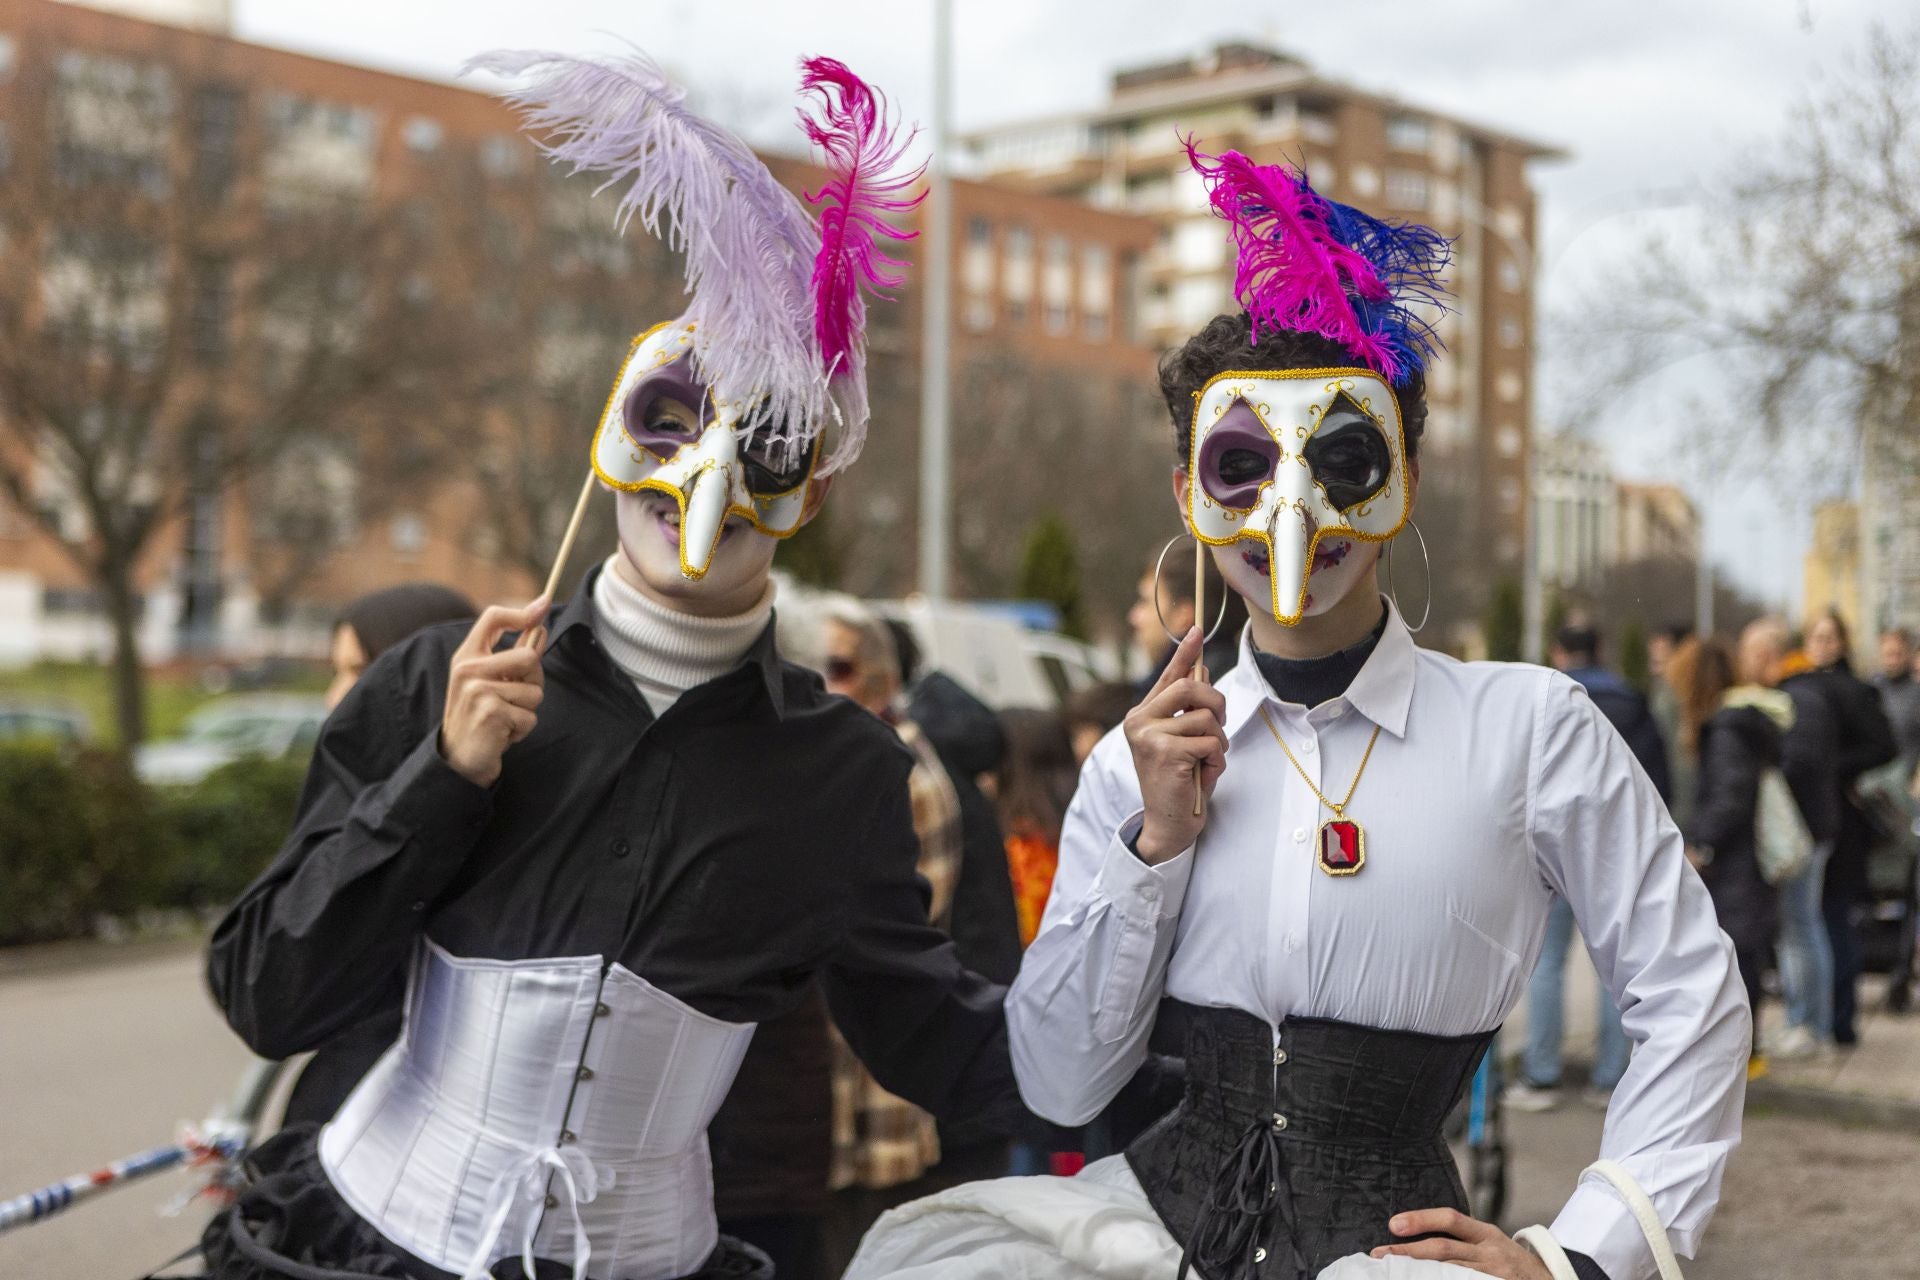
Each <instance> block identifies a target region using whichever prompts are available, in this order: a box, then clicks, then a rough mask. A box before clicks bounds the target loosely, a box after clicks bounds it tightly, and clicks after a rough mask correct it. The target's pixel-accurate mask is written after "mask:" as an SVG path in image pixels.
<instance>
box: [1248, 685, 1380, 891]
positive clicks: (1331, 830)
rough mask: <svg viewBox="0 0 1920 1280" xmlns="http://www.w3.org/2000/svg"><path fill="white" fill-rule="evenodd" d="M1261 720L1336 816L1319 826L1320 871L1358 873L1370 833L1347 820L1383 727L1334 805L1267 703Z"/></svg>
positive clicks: (1375, 733)
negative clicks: (1276, 724) (1316, 783)
mask: <svg viewBox="0 0 1920 1280" xmlns="http://www.w3.org/2000/svg"><path fill="white" fill-rule="evenodd" d="M1260 719H1261V720H1262V721H1263V722H1264V723H1265V724H1266V726H1267V732H1268V733H1270V734H1272V735H1273V740H1274V741H1275V742H1277V743H1279V744H1280V749H1281V750H1282V751H1284V752H1286V753H1287V762H1288V763H1289V764H1291V765H1292V766H1293V771H1294V772H1295V773H1297V774H1299V775H1300V781H1302V782H1304V783H1306V784H1307V790H1309V791H1311V792H1313V795H1314V798H1315V799H1316V800H1318V801H1319V802H1320V803H1321V804H1323V805H1325V806H1327V808H1329V809H1331V810H1333V817H1332V818H1331V819H1330V820H1328V821H1326V822H1323V823H1321V824H1320V852H1319V855H1318V859H1317V860H1318V862H1319V863H1320V869H1321V870H1322V871H1324V872H1326V873H1327V874H1328V875H1330V876H1350V875H1353V874H1355V873H1356V872H1358V871H1359V870H1360V868H1361V867H1364V866H1365V865H1366V864H1367V833H1366V832H1365V831H1363V830H1362V829H1361V827H1360V824H1359V823H1357V822H1354V821H1352V820H1351V819H1350V818H1348V817H1347V806H1348V805H1350V804H1352V803H1353V793H1354V792H1355V791H1358V790H1359V789H1360V775H1361V774H1363V773H1365V772H1366V771H1367V761H1369V760H1371V759H1373V744H1374V743H1376V742H1378V741H1379V740H1380V726H1379V725H1377V724H1376V725H1375V726H1373V735H1372V736H1371V737H1369V738H1368V739H1367V749H1366V752H1365V753H1364V754H1362V755H1361V757H1360V767H1359V768H1358V769H1355V770H1354V771H1353V781H1352V782H1351V783H1350V784H1349V785H1348V786H1347V794H1346V796H1345V797H1344V798H1343V799H1342V800H1341V801H1340V802H1339V803H1338V804H1335V803H1334V802H1333V801H1331V800H1329V799H1327V797H1326V796H1325V795H1324V794H1322V793H1321V790H1320V788H1319V787H1316V786H1314V785H1313V779H1312V778H1310V777H1308V776H1307V771H1306V770H1305V769H1303V768H1301V767H1300V762H1299V761H1298V760H1297V759H1295V758H1294V755H1293V749H1292V748H1291V747H1289V746H1288V745H1287V740H1286V739H1285V738H1283V737H1281V736H1280V731H1279V730H1278V729H1276V728H1274V727H1273V718H1272V717H1271V716H1269V715H1268V714H1267V708H1266V706H1265V705H1264V704H1263V705H1262V706H1261V708H1260Z"/></svg>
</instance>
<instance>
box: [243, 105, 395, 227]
mask: <svg viewBox="0 0 1920 1280" xmlns="http://www.w3.org/2000/svg"><path fill="white" fill-rule="evenodd" d="M262 110H263V112H264V115H265V117H266V120H265V123H266V152H265V155H264V156H263V157H262V161H261V171H262V176H263V177H264V178H265V180H266V202H267V208H268V209H269V211H272V212H285V211H287V210H290V209H298V208H302V207H307V206H310V205H311V204H313V203H314V202H315V201H326V200H330V199H343V198H345V199H352V198H358V197H364V196H366V195H367V194H368V193H370V192H371V191H372V189H373V180H374V161H375V142H376V135H377V133H378V125H379V121H378V117H376V116H375V115H374V113H373V112H372V111H370V110H368V109H367V108H365V107H355V106H348V105H345V104H342V103H334V102H320V101H316V100H314V99H311V98H302V97H300V96H298V95H296V94H291V93H274V94H270V95H268V97H267V99H266V102H265V103H264V105H263V108H262Z"/></svg>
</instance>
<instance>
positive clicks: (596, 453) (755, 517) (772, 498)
mask: <svg viewBox="0 0 1920 1280" xmlns="http://www.w3.org/2000/svg"><path fill="white" fill-rule="evenodd" d="M677 324H678V322H677V321H673V320H666V321H662V322H661V323H659V324H656V325H654V326H653V327H652V328H650V329H648V330H647V331H646V332H644V333H642V334H640V335H639V336H638V337H636V338H635V339H634V340H633V341H632V343H630V344H629V345H628V347H627V358H626V359H625V360H623V361H621V362H620V372H619V373H618V374H617V375H616V376H615V377H614V380H613V388H612V390H610V391H609V392H608V393H607V403H606V407H605V408H603V409H602V410H601V411H600V421H599V423H598V424H596V426H595V427H594V432H593V439H592V441H591V442H590V443H589V445H588V447H587V465H588V466H589V467H590V468H591V469H592V471H593V474H594V476H595V478H597V479H598V480H599V481H600V483H602V484H604V485H606V486H607V487H608V488H609V489H614V490H617V491H618V492H621V493H642V492H652V493H664V494H667V495H669V496H670V497H672V498H673V500H674V503H675V505H676V506H677V507H678V508H679V511H680V527H681V529H682V530H683V533H682V537H681V541H680V545H679V547H678V548H677V550H678V553H679V559H680V572H681V574H682V575H683V576H685V577H687V578H688V579H690V580H692V581H695V582H697V581H699V580H700V579H701V578H704V577H705V576H706V574H707V571H706V570H705V569H700V570H698V571H696V570H695V569H694V568H693V566H692V565H690V564H689V563H688V561H687V544H686V540H685V534H684V530H685V528H686V521H687V497H688V493H687V492H686V491H682V490H681V489H680V488H679V487H677V486H675V485H672V484H669V483H667V482H666V481H663V480H660V479H658V478H657V477H655V476H648V477H647V478H646V479H644V480H616V479H614V478H613V477H612V476H610V475H608V474H607V473H606V471H605V470H604V469H602V468H601V466H600V437H601V435H602V433H603V432H604V431H605V429H606V426H607V422H608V419H609V417H610V416H611V417H612V418H613V425H614V428H615V429H616V430H617V431H618V432H619V433H620V439H623V440H625V441H626V442H627V444H628V445H629V446H630V447H632V448H634V449H637V450H639V451H640V452H641V453H643V454H646V455H647V457H648V458H649V459H650V460H651V461H652V462H653V465H654V466H655V467H656V468H659V467H665V466H669V465H671V464H672V463H673V461H674V460H675V459H676V458H678V457H679V456H680V455H681V454H682V453H684V452H685V451H686V450H688V449H691V448H694V447H696V446H697V445H698V443H699V440H698V437H697V436H696V438H695V439H693V440H689V441H686V442H685V443H683V444H681V445H680V447H679V448H678V449H675V450H674V452H673V453H672V454H671V455H670V456H668V457H666V458H664V459H663V458H661V457H660V456H659V455H658V454H656V453H654V452H653V451H652V450H651V449H648V448H647V447H646V446H645V445H643V444H641V443H640V442H639V441H637V440H635V439H634V438H633V436H632V435H631V434H629V433H628V431H627V426H626V421H625V417H624V415H616V414H615V413H614V410H615V407H616V403H617V401H618V398H619V395H620V388H621V386H622V385H623V384H624V383H625V382H626V380H627V373H628V370H629V368H630V367H631V366H632V364H633V359H634V357H635V356H636V355H637V354H639V350H640V348H641V347H642V346H643V345H645V343H646V341H647V339H649V338H651V337H653V335H654V334H656V333H658V332H660V331H661V330H662V329H668V328H673V327H676V325H677ZM681 327H684V328H686V329H687V331H688V332H692V326H691V325H688V326H681ZM660 354H662V355H663V356H664V355H666V353H664V352H662V353H660ZM673 358H676V357H667V358H666V359H662V360H660V361H658V363H659V364H662V365H664V364H667V363H669V362H670V360H671V359H673ZM708 394H709V396H711V395H712V390H711V388H709V390H708ZM722 429H723V430H729V431H730V430H732V428H730V427H726V428H722ZM808 449H809V454H808V459H807V473H806V477H805V478H804V479H802V480H801V481H800V482H799V483H798V484H796V485H794V486H793V487H792V488H790V489H785V490H782V491H781V492H779V493H775V494H767V495H765V496H760V495H752V496H753V498H754V504H753V505H751V506H743V505H742V504H740V503H737V502H734V501H733V500H732V489H733V485H732V478H731V477H730V476H729V477H727V481H728V483H727V489H728V503H727V510H726V514H725V515H724V516H722V517H721V520H720V526H719V529H718V530H717V531H716V532H715V534H714V542H713V546H712V547H710V548H709V549H708V551H707V563H708V565H711V564H712V563H713V553H714V551H716V550H718V549H719V546H720V537H721V535H722V534H724V533H725V531H726V526H727V521H728V520H729V519H731V518H732V517H734V516H736V515H737V516H739V517H741V518H742V519H744V520H745V521H746V522H747V523H748V524H749V525H750V526H752V528H754V529H755V530H756V531H758V532H760V533H763V534H765V535H766V536H767V537H769V538H774V539H781V540H784V539H786V538H791V537H792V536H793V535H794V534H796V533H798V532H800V530H801V528H802V527H803V526H804V525H805V523H806V513H807V506H808V504H809V503H810V502H811V501H812V499H813V487H814V484H815V482H816V480H817V478H818V472H819V469H820V440H819V438H818V437H815V438H814V439H813V440H812V441H811V442H810V443H809V445H808ZM634 460H635V461H636V462H639V461H641V459H640V458H637V457H636V458H635V459H634ZM714 470H718V468H716V467H714V466H713V465H711V464H709V465H707V466H703V467H702V468H701V469H700V470H699V471H697V472H695V473H694V476H695V477H698V476H700V475H704V474H706V473H707V472H710V471H714ZM796 493H798V494H801V495H802V496H801V500H800V507H799V510H798V511H797V512H796V513H795V515H794V519H793V524H792V526H791V527H789V528H786V529H776V528H774V527H772V526H771V525H769V524H768V523H767V522H766V521H765V519H763V518H762V511H761V508H762V506H763V505H766V504H771V503H775V502H781V501H785V500H787V499H789V498H792V497H793V496H794V495H795V494H796Z"/></svg>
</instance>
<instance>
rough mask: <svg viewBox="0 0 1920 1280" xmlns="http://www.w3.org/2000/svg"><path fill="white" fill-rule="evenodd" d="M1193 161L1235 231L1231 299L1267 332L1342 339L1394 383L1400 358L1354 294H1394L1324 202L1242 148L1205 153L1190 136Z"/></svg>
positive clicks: (1374, 298) (1217, 208)
mask: <svg viewBox="0 0 1920 1280" xmlns="http://www.w3.org/2000/svg"><path fill="white" fill-rule="evenodd" d="M1186 146H1187V160H1188V162H1189V163H1190V164H1192V166H1193V168H1194V171H1195V172H1196V173H1198V174H1199V175H1200V176H1201V177H1202V178H1204V179H1206V183H1207V191H1208V196H1209V198H1210V200H1211V201H1212V204H1213V211H1214V212H1215V213H1216V214H1218V215H1219V216H1220V217H1222V218H1225V219H1226V220H1227V223H1228V225H1229V226H1230V227H1231V228H1232V234H1233V240H1234V248H1235V258H1236V263H1235V268H1234V280H1233V295H1234V297H1236V298H1238V299H1239V300H1240V304H1241V305H1242V306H1244V307H1245V308H1246V309H1247V314H1248V315H1249V316H1250V317H1252V319H1253V336H1254V337H1255V339H1258V338H1259V336H1260V329H1261V327H1262V326H1263V325H1264V326H1265V327H1267V328H1268V329H1292V330H1296V331H1299V332H1304V333H1316V334H1319V335H1320V336H1321V337H1324V338H1327V339H1330V340H1332V341H1334V342H1338V343H1339V344H1340V345H1341V346H1343V347H1345V348H1346V349H1347V350H1348V351H1350V352H1352V353H1353V355H1354V356H1355V357H1356V358H1357V359H1359V360H1360V361H1361V362H1362V363H1363V364H1365V365H1367V366H1368V367H1369V368H1372V369H1376V370H1378V371H1379V372H1381V373H1382V374H1384V375H1386V377H1387V378H1388V379H1389V380H1392V379H1396V378H1398V377H1399V375H1400V360H1399V357H1398V356H1397V355H1396V354H1395V353H1394V352H1393V350H1392V349H1390V348H1389V347H1388V345H1387V344H1386V343H1385V342H1383V341H1382V340H1381V338H1380V336H1379V335H1378V334H1375V333H1373V332H1372V331H1371V330H1369V329H1368V328H1367V326H1366V325H1365V323H1363V322H1362V320H1361V319H1360V317H1359V315H1358V314H1357V313H1356V312H1355V311H1354V307H1353V303H1352V301H1351V300H1350V298H1349V296H1348V295H1349V294H1353V295H1355V296H1358V297H1361V298H1365V299H1367V300H1369V301H1381V300H1384V299H1387V298H1389V297H1391V296H1392V295H1391V291H1390V290H1389V289H1388V288H1387V286H1386V284H1385V283H1384V282H1382V281H1381V279H1380V276H1379V274H1378V273H1377V272H1376V271H1375V270H1374V268H1373V264H1372V263H1371V262H1369V261H1367V259H1366V258H1365V257H1364V256H1362V255H1361V254H1360V253H1359V252H1358V251H1356V250H1354V249H1351V248H1349V247H1348V246H1346V245H1344V244H1342V243H1340V241H1338V240H1337V239H1335V238H1334V236H1333V233H1332V232H1331V231H1330V230H1329V229H1328V226H1327V205H1326V201H1324V200H1323V199H1321V197H1320V196H1319V195H1317V194H1316V193H1315V192H1314V190H1313V188H1312V187H1309V186H1308V185H1307V184H1306V181H1305V180H1304V179H1303V178H1301V177H1299V176H1298V175H1297V174H1295V173H1293V172H1291V171H1289V170H1287V169H1284V168H1282V167H1281V166H1279V165H1259V164H1255V163H1254V162H1253V161H1251V160H1249V159H1248V158H1247V157H1246V156H1244V155H1242V154H1240V153H1239V152H1238V151H1229V152H1226V153H1225V154H1224V155H1221V156H1219V157H1213V156H1207V155H1203V154H1202V153H1201V152H1200V151H1198V150H1197V149H1195V147H1194V145H1193V140H1192V139H1191V138H1189V139H1187V143H1186Z"/></svg>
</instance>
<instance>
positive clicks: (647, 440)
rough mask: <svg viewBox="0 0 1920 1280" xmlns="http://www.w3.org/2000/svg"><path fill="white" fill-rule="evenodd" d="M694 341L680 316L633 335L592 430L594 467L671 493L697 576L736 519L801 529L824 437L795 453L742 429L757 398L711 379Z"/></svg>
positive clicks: (684, 570) (612, 482)
mask: <svg viewBox="0 0 1920 1280" xmlns="http://www.w3.org/2000/svg"><path fill="white" fill-rule="evenodd" d="M692 347H693V333H692V330H691V329H689V328H687V327H685V326H682V325H680V324H677V323H668V324H662V325H657V326H655V327H654V328H652V329H649V330H648V331H647V332H646V333H643V334H641V335H640V337H638V338H636V339H635V340H634V343H633V348H632V350H631V351H630V352H629V353H628V355H627V360H626V363H625V364H623V365H622V366H621V369H620V377H619V379H618V380H617V381H616V382H615V383H614V387H613V394H612V395H611V396H609V397H608V399H607V407H606V410H605V411H604V412H603V413H602V414H601V418H600V426H599V429H598V430H597V431H596V432H595V433H594V440H593V470H594V474H595V475H597V476H599V477H600V479H601V480H603V481H605V482H606V483H607V484H608V485H609V486H611V487H612V488H614V489H618V490H620V491H622V492H625V493H637V492H642V491H647V492H655V493H660V494H663V495H665V496H667V497H669V498H671V499H672V500H673V502H674V505H675V507H676V508H677V518H672V523H673V525H674V529H675V533H674V542H675V544H676V545H677V547H678V552H679V561H680V572H681V574H682V575H684V576H685V577H687V578H689V579H695V580H697V579H699V578H702V577H704V576H705V575H706V572H707V569H708V567H709V566H710V565H711V564H712V563H713V555H714V551H715V550H716V549H717V548H718V547H719V545H720V541H721V539H722V537H724V536H725V535H726V533H727V530H728V522H729V518H730V517H735V516H737V517H739V519H740V520H742V521H745V522H746V523H747V524H748V525H751V526H752V527H753V528H754V529H756V530H757V531H759V532H760V533H763V534H766V535H767V536H768V537H772V538H789V537H792V536H793V535H794V534H795V533H796V532H798V531H799V529H800V525H801V522H802V516H803V514H804V512H805V510H806V505H807V495H808V493H809V491H810V490H811V488H812V486H813V481H814V469H815V467H816V466H817V464H818V462H819V442H818V440H817V439H816V440H815V441H813V442H812V443H811V444H810V445H808V446H807V448H805V449H804V450H803V451H801V452H800V453H798V454H797V455H794V456H787V455H786V453H785V451H784V450H782V449H780V448H779V447H778V446H769V445H768V444H766V443H765V440H766V438H767V437H766V433H756V434H754V435H748V433H746V432H744V431H742V429H741V426H742V420H743V419H744V417H745V416H746V414H747V412H748V411H749V409H750V408H751V403H750V402H749V401H745V400H738V401H736V400H729V399H728V398H727V397H726V396H725V395H724V394H723V393H722V392H721V391H719V390H718V389H717V388H716V387H714V386H711V385H708V384H706V383H703V382H702V381H701V380H700V379H699V377H698V375H697V374H696V373H695V372H694V369H693V361H692ZM743 436H744V437H746V439H747V443H746V444H745V445H744V446H743V445H742V443H741V441H742V438H743Z"/></svg>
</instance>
